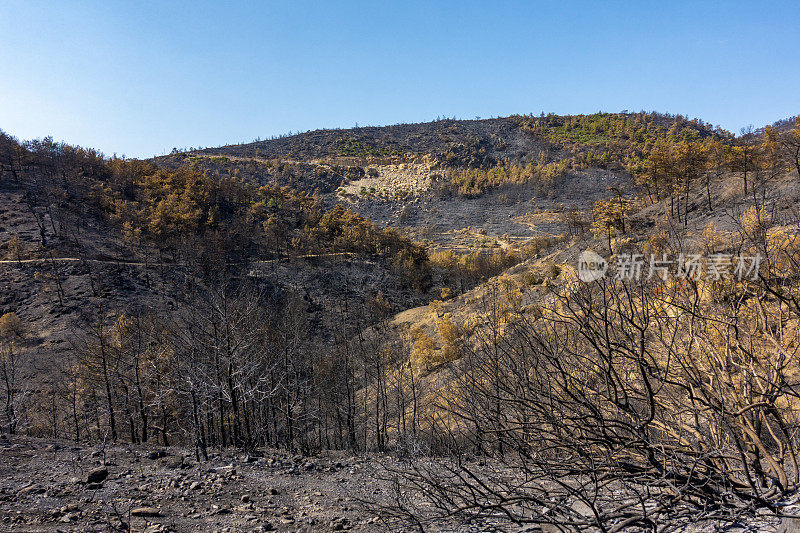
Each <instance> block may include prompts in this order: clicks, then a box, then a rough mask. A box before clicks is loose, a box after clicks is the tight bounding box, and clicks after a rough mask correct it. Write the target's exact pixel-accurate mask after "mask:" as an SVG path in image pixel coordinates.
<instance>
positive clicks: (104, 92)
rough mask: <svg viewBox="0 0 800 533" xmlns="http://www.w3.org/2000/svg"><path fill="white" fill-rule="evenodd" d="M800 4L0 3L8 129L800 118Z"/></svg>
mask: <svg viewBox="0 0 800 533" xmlns="http://www.w3.org/2000/svg"><path fill="white" fill-rule="evenodd" d="M798 22H800V2H796V1H793V2H769V1H764V2H740V1H735V0H730V1H727V2H714V3H712V2H652V3H651V2H644V1H640V2H613V1H608V2H599V1H598V2H588V1H574V2H571V1H557V2H556V1H548V2H502V1H499V2H470V1H460V2H415V1H406V2H380V1H379V2H376V1H374V0H373V1H371V2H347V1H342V2H328V3H315V2H304V1H286V2H280V3H277V2H276V3H272V2H248V3H245V2H241V3H238V2H144V1H143V2H138V1H137V2H116V1H113V0H107V1H104V2H67V1H63V2H38V1H24V2H17V1H13V0H12V1H9V0H5V1H4V2H2V4H0V67H1V69H0V129H3V130H5V131H7V132H9V133H11V134H13V135H16V136H18V137H20V138H24V139H28V138H34V137H41V136H44V135H53V136H54V137H55V138H56V139H57V140H65V141H67V142H69V143H73V144H80V145H84V146H92V147H95V148H98V149H100V150H102V151H103V152H105V153H106V154H109V155H110V154H112V153H117V154H119V155H121V154H126V155H128V156H134V157H147V156H150V155H156V154H161V153H164V152H169V151H170V150H171V149H172V147H179V148H182V147H189V146H217V145H220V144H226V143H233V142H242V141H251V140H253V139H254V138H256V137H261V138H266V137H269V136H271V135H277V134H280V133H285V132H287V131H290V130H291V131H305V130H308V129H317V128H328V127H352V126H353V125H355V124H356V123H357V124H359V125H383V124H392V123H398V122H418V121H428V120H432V119H434V118H436V117H437V116H449V117H452V116H456V117H458V118H474V117H476V116H481V117H489V116H498V115H499V116H504V115H509V114H513V113H530V112H533V113H539V112H540V111H545V112H550V111H552V112H555V113H561V114H565V113H572V114H576V113H591V112H595V111H598V110H603V111H620V110H623V109H629V110H640V109H645V110H657V111H666V112H671V113H682V114H686V115H689V116H696V117H700V118H702V119H704V120H706V121H708V122H711V123H713V124H721V125H722V126H723V127H725V128H727V129H730V130H733V131H738V130H739V128H741V127H743V126H747V125H748V124H754V125H756V126H760V125H763V124H765V123H770V122H773V121H775V120H777V119H781V118H785V117H788V116H791V115H795V114H798V113H800V30H798Z"/></svg>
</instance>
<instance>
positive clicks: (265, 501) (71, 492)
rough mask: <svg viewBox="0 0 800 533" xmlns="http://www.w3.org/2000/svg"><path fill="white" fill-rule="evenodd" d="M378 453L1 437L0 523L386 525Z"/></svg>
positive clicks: (157, 527) (271, 527) (85, 526)
mask: <svg viewBox="0 0 800 533" xmlns="http://www.w3.org/2000/svg"><path fill="white" fill-rule="evenodd" d="M377 464H378V461H375V460H370V459H369V458H357V457H352V456H348V455H344V454H327V455H321V456H316V457H313V458H308V457H302V456H293V455H291V454H287V453H283V452H279V451H269V452H264V453H260V454H258V455H246V454H242V453H230V454H227V453H223V454H214V455H213V457H211V458H210V460H209V461H208V462H202V463H198V462H196V461H195V460H194V458H193V456H192V454H189V453H186V452H185V451H184V453H181V452H180V451H177V450H175V449H168V450H165V449H162V448H154V447H145V446H135V445H118V446H107V447H105V448H103V447H101V446H89V445H82V444H75V443H72V442H67V441H56V440H43V439H29V438H24V437H6V438H2V439H0V530H2V531H24V532H34V531H35V532H39V531H42V532H44V531H47V532H56V531H63V532H68V531H69V532H73V531H74V532H79V531H80V532H83V531H137V532H143V531H146V532H148V533H156V532H166V531H176V532H181V531H219V532H239V531H242V532H245V531H246V532H254V531H308V532H311V531H344V530H350V531H385V530H387V529H391V530H396V529H397V525H394V526H390V525H389V524H386V523H384V522H382V521H381V520H380V519H379V518H378V517H377V515H376V514H375V513H374V512H372V511H371V510H370V507H369V506H368V505H364V504H363V503H362V502H363V501H366V500H380V499H381V498H382V497H384V496H385V494H388V492H387V491H388V487H387V483H385V482H379V481H378V479H377V477H376V466H375V465H377Z"/></svg>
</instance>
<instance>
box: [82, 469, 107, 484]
mask: <svg viewBox="0 0 800 533" xmlns="http://www.w3.org/2000/svg"><path fill="white" fill-rule="evenodd" d="M107 477H108V469H107V468H106V467H104V466H100V467H98V468H95V469H93V470H90V471H89V473H88V474H87V475H86V483H100V482H102V481H105V479H106V478H107Z"/></svg>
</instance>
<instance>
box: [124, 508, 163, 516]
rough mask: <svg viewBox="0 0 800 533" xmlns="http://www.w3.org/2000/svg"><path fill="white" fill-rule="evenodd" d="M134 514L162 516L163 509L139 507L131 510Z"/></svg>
mask: <svg viewBox="0 0 800 533" xmlns="http://www.w3.org/2000/svg"><path fill="white" fill-rule="evenodd" d="M131 515H132V516H151V517H154V516H161V511H159V510H158V509H156V508H155V507H137V508H136V509H133V510H132V511H131Z"/></svg>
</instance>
